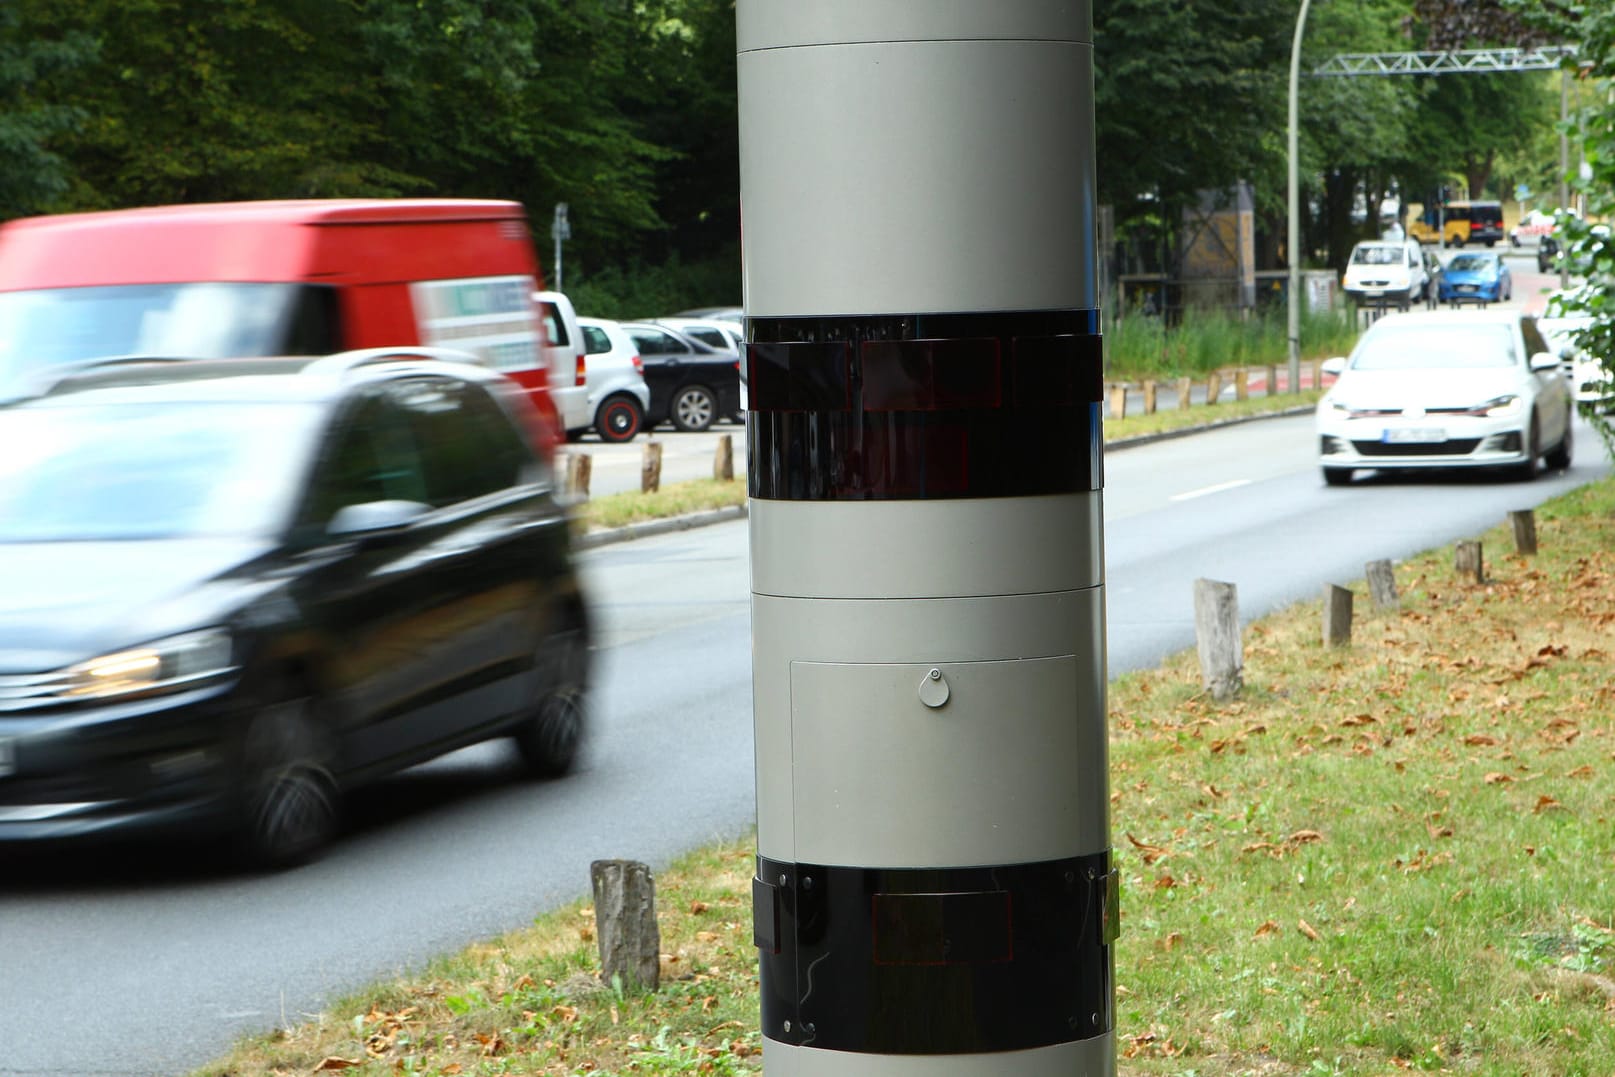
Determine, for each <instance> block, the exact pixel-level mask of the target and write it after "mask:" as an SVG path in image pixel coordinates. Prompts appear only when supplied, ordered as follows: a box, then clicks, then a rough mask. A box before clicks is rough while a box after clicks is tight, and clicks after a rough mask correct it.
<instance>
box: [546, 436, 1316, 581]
mask: <svg viewBox="0 0 1615 1077" xmlns="http://www.w3.org/2000/svg"><path fill="white" fill-rule="evenodd" d="M1314 410H1316V409H1315V406H1314V405H1311V404H1306V405H1302V406H1300V407H1293V408H1284V409H1281V410H1279V411H1268V412H1263V413H1262V414H1260V415H1242V416H1240V417H1239V418H1237V419H1219V420H1217V421H1216V422H1214V423H1201V424H1199V425H1198V426H1185V427H1182V428H1180V429H1177V430H1163V431H1162V432H1161V433H1159V434H1140V435H1138V436H1136V437H1130V438H1119V439H1117V440H1116V441H1108V442H1106V443H1105V451H1106V452H1112V451H1115V450H1119V449H1131V448H1135V447H1137V446H1141V445H1153V444H1155V443H1156V442H1158V441H1171V440H1173V439H1174V438H1181V437H1188V436H1189V435H1190V434H1203V433H1205V432H1206V431H1208V430H1220V429H1222V428H1223V427H1226V426H1239V425H1242V424H1244V423H1254V422H1260V421H1261V420H1263V419H1278V418H1282V417H1285V416H1290V415H1310V414H1311V413H1312V412H1313V411H1314ZM746 515H747V511H746V506H745V505H732V506H730V507H728V508H723V509H712V510H711V511H709V512H692V513H690V514H688V515H685V516H669V517H667V518H666V519H663V520H646V521H644V522H643V523H637V524H628V525H627V526H625V527H611V528H606V529H604V530H601V531H590V532H587V533H586V534H583V535H579V536H578V537H577V538H575V539H573V541H572V548H573V549H575V550H592V549H595V548H596V547H600V546H610V545H612V544H614V543H618V542H631V541H633V540H634V539H641V538H650V537H651V536H652V535H667V534H671V533H672V532H674V531H688V530H689V529H690V528H692V527H705V526H707V525H708V524H721V523H724V522H726V521H728V520H743V519H745V518H746Z"/></svg>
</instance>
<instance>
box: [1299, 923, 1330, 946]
mask: <svg viewBox="0 0 1615 1077" xmlns="http://www.w3.org/2000/svg"><path fill="white" fill-rule="evenodd" d="M1295 926H1296V927H1297V928H1298V929H1299V930H1300V932H1301V934H1303V935H1305V936H1306V937H1307V938H1309V939H1311V940H1312V941H1313V942H1317V941H1318V940H1319V939H1321V938H1323V936H1322V935H1320V934H1318V929H1317V928H1315V927H1313V926H1312V925H1311V924H1309V923H1307V922H1306V921H1305V920H1297V921H1296V922H1295Z"/></svg>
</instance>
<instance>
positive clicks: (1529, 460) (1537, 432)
mask: <svg viewBox="0 0 1615 1077" xmlns="http://www.w3.org/2000/svg"><path fill="white" fill-rule="evenodd" d="M1525 451H1526V454H1527V455H1526V458H1525V459H1524V460H1523V461H1521V462H1520V463H1518V464H1515V465H1514V467H1513V468H1512V469H1511V471H1512V474H1513V476H1514V478H1515V479H1517V480H1519V481H1520V482H1530V481H1531V480H1533V479H1535V478H1536V462H1537V458H1538V457H1540V456H1541V455H1542V431H1541V429H1540V428H1538V426H1537V423H1536V419H1534V418H1533V419H1532V420H1531V430H1530V433H1528V434H1527V435H1526V439H1525Z"/></svg>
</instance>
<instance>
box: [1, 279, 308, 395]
mask: <svg viewBox="0 0 1615 1077" xmlns="http://www.w3.org/2000/svg"><path fill="white" fill-rule="evenodd" d="M301 293H302V286H301V285H297V284H239V283H237V284H231V283H196V284H124V285H117V286H112V287H95V288H45V289H39V290H36V291H25V292H0V388H3V387H4V385H5V384H6V383H8V382H11V381H13V380H14V379H16V378H18V377H20V376H26V375H28V374H29V373H31V372H33V371H37V370H39V369H41V368H44V367H50V366H56V365H59V364H62V363H72V362H79V361H82V360H85V359H96V358H102V357H106V356H115V355H161V356H165V357H170V358H176V359H227V358H239V357H244V356H257V355H277V354H284V353H285V352H286V351H287V344H288V340H287V337H288V333H289V331H290V328H291V325H292V323H293V321H294V320H295V319H296V317H297V314H298V312H297V306H298V302H297V301H298V299H299V297H300V295H301Z"/></svg>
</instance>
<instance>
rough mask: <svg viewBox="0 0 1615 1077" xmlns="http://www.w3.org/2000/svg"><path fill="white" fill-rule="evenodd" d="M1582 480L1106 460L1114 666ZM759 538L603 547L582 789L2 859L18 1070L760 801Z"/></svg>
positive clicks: (190, 1015) (450, 934)
mask: <svg viewBox="0 0 1615 1077" xmlns="http://www.w3.org/2000/svg"><path fill="white" fill-rule="evenodd" d="M1577 442H1578V444H1579V446H1580V455H1579V457H1578V459H1577V461H1576V463H1575V465H1574V467H1573V468H1571V469H1570V470H1569V471H1568V472H1565V473H1557V474H1549V475H1544V476H1542V477H1541V478H1539V479H1538V480H1537V481H1536V482H1534V483H1530V484H1525V483H1505V482H1495V481H1491V480H1489V479H1479V478H1464V477H1426V478H1402V479H1394V480H1392V479H1380V478H1376V477H1368V478H1365V479H1361V480H1359V481H1358V482H1357V483H1355V484H1353V485H1352V486H1351V487H1348V488H1343V489H1336V488H1329V487H1325V486H1324V485H1323V483H1322V481H1321V478H1320V477H1319V474H1318V468H1317V459H1316V456H1315V449H1314V443H1313V434H1312V428H1311V421H1310V418H1307V417H1298V418H1285V419H1274V420H1266V421H1262V422H1257V423H1249V424H1244V425H1240V426H1235V427H1231V428H1227V429H1225V430H1221V431H1218V432H1215V433H1210V434H1201V435H1196V436H1194V437H1191V438H1183V439H1175V440H1168V441H1162V442H1159V443H1156V444H1152V445H1148V446H1143V447H1137V448H1132V449H1128V450H1126V451H1116V452H1112V453H1110V454H1108V455H1107V457H1106V493H1105V498H1106V546H1107V602H1108V611H1109V627H1108V632H1109V654H1110V668H1111V672H1112V673H1115V672H1119V671H1121V670H1124V669H1130V668H1136V667H1139V666H1145V665H1149V664H1153V663H1154V662H1155V661H1157V660H1158V659H1159V658H1160V657H1161V656H1162V655H1164V654H1167V653H1169V652H1172V651H1174V650H1177V649H1179V648H1182V647H1186V646H1189V645H1190V644H1191V643H1192V641H1193V604H1192V585H1193V581H1194V579H1196V578H1197V577H1201V576H1207V577H1211V578H1216V579H1222V580H1226V581H1229V582H1232V583H1235V584H1237V586H1238V587H1239V601H1240V608H1241V612H1242V614H1243V616H1244V617H1245V618H1246V619H1249V618H1252V617H1256V616H1259V615H1260V614H1262V613H1264V612H1266V611H1268V610H1271V609H1273V608H1275V607H1277V606H1280V605H1283V604H1287V603H1289V602H1291V601H1294V600H1297V599H1301V598H1310V597H1313V596H1314V595H1316V594H1317V593H1318V590H1319V587H1320V586H1321V585H1322V584H1323V583H1324V582H1328V581H1333V582H1341V583H1344V582H1348V581H1350V580H1353V579H1357V578H1360V577H1361V576H1362V574H1363V565H1364V563H1365V562H1367V561H1370V560H1375V559H1378V558H1386V557H1389V558H1397V557H1401V556H1405V555H1407V554H1409V553H1412V552H1415V551H1418V550H1421V549H1426V548H1430V547H1434V546H1439V545H1442V544H1444V543H1448V542H1450V541H1452V540H1455V539H1458V538H1463V537H1469V536H1472V535H1474V534H1476V533H1478V532H1479V531H1481V530H1483V529H1485V528H1488V527H1490V526H1492V525H1494V524H1497V523H1499V522H1501V521H1502V520H1503V519H1504V516H1505V514H1506V513H1507V512H1508V511H1509V510H1511V509H1520V508H1525V507H1529V506H1532V505H1535V504H1536V503H1538V502H1540V501H1541V500H1543V499H1545V498H1547V497H1549V496H1551V495H1553V494H1556V493H1559V492H1561V491H1564V490H1567V489H1569V488H1571V487H1572V486H1575V485H1577V484H1579V483H1584V482H1587V481H1590V480H1591V479H1593V478H1595V477H1597V476H1601V475H1604V474H1606V473H1607V471H1608V466H1607V463H1606V462H1605V461H1604V459H1603V457H1602V453H1601V452H1600V451H1599V449H1600V447H1599V444H1598V441H1597V439H1596V437H1594V436H1593V435H1592V434H1591V432H1590V431H1588V430H1586V429H1585V428H1582V429H1581V430H1580V431H1579V432H1578V437H1577ZM747 560H748V558H747V532H746V529H745V524H744V522H734V523H727V524H721V525H717V526H713V527H707V528H702V529H698V530H693V531H685V532H680V533H677V534H672V535H665V536H660V537H657V538H651V539H643V540H639V541H636V542H629V543H622V544H618V545H613V546H606V547H601V548H599V549H596V550H592V551H590V552H588V553H587V554H585V555H583V557H582V561H583V563H584V566H585V573H586V578H587V583H588V586H589V590H590V594H591V596H592V599H593V602H594V606H595V609H596V612H597V616H598V618H599V621H600V624H601V629H602V638H601V649H600V652H599V660H600V667H599V671H600V677H599V682H600V689H599V693H598V697H597V708H596V710H597V723H598V724H597V730H596V735H595V737H594V740H593V742H592V744H591V746H590V750H589V752H588V754H587V756H586V758H585V762H584V765H583V766H582V768H581V769H580V770H579V772H578V773H576V774H574V775H573V776H571V777H568V778H566V779H563V780H560V781H554V782H546V783H535V782H531V781H527V780H525V779H523V778H521V777H520V776H519V772H518V770H517V768H516V767H515V765H514V761H513V758H512V756H511V754H510V750H509V749H508V747H507V746H506V745H504V744H494V745H487V746H482V747H479V748H474V749H469V750H467V751H464V752H460V753H457V754H455V755H453V756H451V757H448V758H446V759H444V760H440V761H438V762H436V763H433V764H429V765H427V766H424V767H420V768H417V769H415V770H413V771H411V772H409V773H407V774H405V775H401V776H399V777H398V778H396V779H394V780H391V781H388V782H386V783H384V784H382V785H380V786H378V787H376V788H374V789H371V790H368V791H366V792H363V793H362V794H360V795H358V796H356V797H355V798H354V801H353V804H352V825H351V828H350V831H349V832H348V834H347V835H346V836H345V837H344V838H343V839H342V840H341V841H340V842H339V843H338V844H337V845H336V846H335V847H334V848H333V849H331V850H330V852H329V854H328V855H327V856H326V857H325V858H324V859H323V860H321V861H320V862H318V863H316V864H313V865H311V866H309V867H306V868H303V869H300V870H297V871H292V872H289V873H285V874H282V875H275V876H259V877H252V876H240V875H232V874H228V873H224V872H222V871H221V870H220V869H219V867H218V866H217V863H216V861H215V860H214V859H213V858H212V857H213V855H214V854H216V852H217V850H208V849H195V848H190V847H186V846H183V845H174V844H172V843H170V844H163V845H157V846H146V847H134V848H123V849H113V850H107V851H100V852H96V853H95V854H93V855H77V854H68V853H61V852H52V851H45V852H33V853H29V854H27V855H18V854H16V853H14V852H10V851H7V852H0V1075H5V1077H42V1075H51V1077H90V1075H103V1074H104V1075H113V1074H116V1075H120V1077H147V1075H168V1074H177V1073H183V1072H185V1071H187V1070H189V1069H191V1068H193V1067H195V1066H198V1065H201V1064H203V1063H205V1062H206V1061H207V1060H208V1059H210V1058H213V1057H215V1056H217V1055H218V1054H220V1053H222V1052H223V1051H224V1050H225V1049H226V1048H227V1047H228V1046H229V1045H230V1043H231V1042H232V1041H233V1040H234V1039H235V1038H236V1037H238V1036H240V1035H242V1034H245V1033H248V1032H263V1031H268V1030H270V1029H272V1028H274V1027H277V1026H280V1025H283V1024H287V1023H295V1022H298V1021H301V1020H303V1019H304V1018H305V1017H306V1016H308V1015H311V1014H313V1013H316V1012H318V1011H320V1010H321V1008H322V1007H324V1006H326V1005H327V1004H328V1003H329V1002H330V1001H331V1000H332V999H333V998H335V997H336V996H337V995H339V994H342V993H344V992H347V991H350V990H353V989H356V988H358V987H361V986H363V985H364V984H366V983H368V982H372V981H374V980H376V979H378V978H386V977H390V976H392V975H394V974H396V973H398V972H400V971H402V970H405V969H409V968H414V967H418V966H420V965H421V964H422V963H424V962H425V961H426V960H427V959H428V958H429V957H431V956H432V955H434V954H438V953H442V952H445V951H448V950H452V949H454V948H457V947H459V946H461V945H462V944H464V943H467V942H470V941H472V940H474V939H478V938H485V937H488V936H491V935H494V934H497V933H499V932H502V931H506V930H509V929H513V928H517V927H520V926H522V925H524V924H526V923H527V922H529V920H530V919H531V918H532V917H533V916H534V915H535V914H537V913H539V912H541V911H543V910H546V909H549V908H552V907H554V906H555V905H557V904H560V903H562V902H565V901H568V900H571V899H573V898H576V897H578V896H581V895H583V894H585V893H586V892H587V890H588V878H589V875H588V871H589V862H590V861H591V860H593V859H596V858H601V857H632V858H636V859H640V860H645V861H647V862H649V863H651V864H652V865H653V866H661V865H664V864H666V863H667V862H668V861H669V860H670V859H672V858H673V857H675V856H676V855H678V854H679V853H680V852H682V851H684V850H687V849H689V848H691V847H693V846H696V845H698V844H701V843H704V842H706V841H709V840H712V839H716V838H720V837H726V836H735V835H739V834H741V833H744V831H745V830H746V828H748V827H749V826H750V824H751V822H752V819H753V804H754V801H753V787H752V783H753V773H752V747H751V696H750V622H749V613H748V597H749V592H748V586H749V581H748V573H747Z"/></svg>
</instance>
